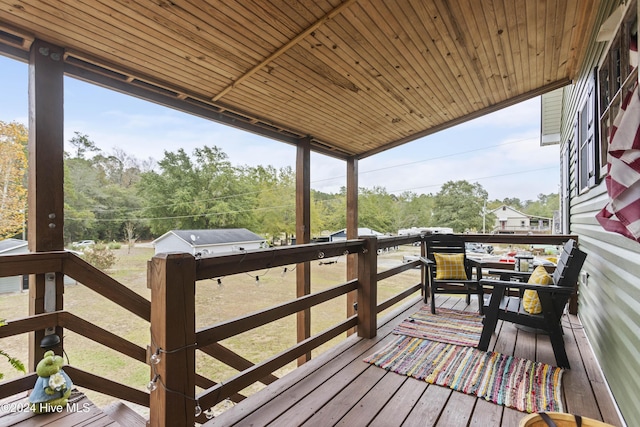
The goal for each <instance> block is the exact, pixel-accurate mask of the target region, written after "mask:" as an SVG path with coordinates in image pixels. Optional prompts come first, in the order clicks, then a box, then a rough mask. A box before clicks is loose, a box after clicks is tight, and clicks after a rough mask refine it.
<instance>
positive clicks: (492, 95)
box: [466, 0, 503, 105]
mask: <svg viewBox="0 0 640 427" xmlns="http://www.w3.org/2000/svg"><path fill="white" fill-rule="evenodd" d="M466 6H467V7H468V10H469V13H468V15H469V16H470V17H469V21H472V20H473V22H475V27H476V28H477V30H478V38H477V40H476V43H477V47H476V51H477V52H478V58H479V59H480V64H481V65H482V67H481V70H482V71H481V72H482V75H481V76H480V78H481V79H484V80H485V81H486V83H485V87H487V88H488V89H487V90H485V93H486V96H487V97H488V98H489V99H491V105H496V104H498V103H499V102H500V100H501V99H502V98H503V97H502V93H503V91H502V90H501V88H502V81H501V80H502V79H499V78H498V79H496V75H498V74H499V68H498V63H497V61H496V52H495V51H494V49H493V44H492V43H491V36H490V34H489V28H488V27H487V23H486V20H485V17H484V12H483V10H482V9H483V7H482V3H479V2H477V1H475V0H467V3H466Z"/></svg>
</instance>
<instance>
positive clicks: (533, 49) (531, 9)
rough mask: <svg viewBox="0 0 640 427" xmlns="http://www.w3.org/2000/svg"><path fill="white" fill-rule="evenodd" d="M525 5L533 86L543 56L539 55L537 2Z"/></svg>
mask: <svg viewBox="0 0 640 427" xmlns="http://www.w3.org/2000/svg"><path fill="white" fill-rule="evenodd" d="M524 7H525V9H526V11H527V40H528V41H529V42H528V45H529V55H528V57H529V73H528V76H529V79H528V82H529V85H530V86H532V85H533V82H534V81H537V78H536V73H537V70H538V65H537V63H538V62H539V60H540V59H541V58H539V57H538V46H537V34H538V28H537V22H536V14H537V2H532V1H528V2H525V3H524Z"/></svg>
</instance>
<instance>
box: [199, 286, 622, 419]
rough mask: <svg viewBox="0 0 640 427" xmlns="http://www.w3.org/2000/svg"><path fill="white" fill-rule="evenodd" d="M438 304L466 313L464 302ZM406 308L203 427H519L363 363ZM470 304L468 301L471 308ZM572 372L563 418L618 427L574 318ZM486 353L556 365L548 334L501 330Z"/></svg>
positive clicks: (569, 325)
mask: <svg viewBox="0 0 640 427" xmlns="http://www.w3.org/2000/svg"><path fill="white" fill-rule="evenodd" d="M437 301H438V305H439V306H441V307H450V308H457V309H467V306H466V304H465V303H464V299H461V298H454V297H448V296H446V295H444V296H440V295H439V296H438V299H437ZM422 304H423V303H422V302H416V303H413V304H409V305H406V306H405V307H403V308H402V309H400V310H397V311H396V312H395V313H393V314H392V315H390V316H388V317H387V318H385V319H384V320H383V321H381V322H380V324H379V325H378V335H377V337H376V338H374V339H369V340H365V339H360V338H358V337H355V336H353V337H350V338H348V339H347V340H345V341H344V342H343V343H341V344H340V345H338V346H337V347H336V348H334V349H332V350H330V351H329V352H327V353H325V354H323V355H321V356H319V357H317V358H315V359H313V360H311V361H310V362H309V363H307V364H305V365H304V366H302V367H300V368H299V369H296V370H295V371H293V372H292V373H290V374H289V375H287V376H285V377H283V378H282V379H280V380H278V381H276V382H275V383H273V384H271V385H269V386H267V387H266V388H265V389H263V390H261V391H260V392H258V393H256V394H255V395H253V396H251V397H249V398H248V399H245V400H244V401H242V402H240V403H239V404H237V405H236V406H235V407H233V408H231V409H229V410H228V411H227V412H225V413H223V414H221V415H219V416H218V417H216V418H214V419H212V420H210V421H209V422H207V423H206V424H205V425H206V426H208V427H213V426H232V425H234V426H266V425H270V426H288V427H289V426H300V425H305V426H323V427H324V426H383V427H388V426H400V425H402V426H414V425H415V426H447V427H452V426H453V427H456V426H483V427H486V426H504V427H514V426H517V425H518V423H519V421H520V420H521V419H522V418H523V417H524V416H525V415H526V414H525V413H522V412H518V411H516V410H513V409H509V408H505V407H503V406H499V405H495V404H493V403H490V402H487V401H485V400H483V399H479V398H476V397H473V396H469V395H466V394H463V393H460V392H454V391H452V390H450V389H448V388H445V387H440V386H436V385H429V384H427V383H426V382H424V381H419V380H416V379H413V378H410V377H404V376H401V375H398V374H395V373H393V372H387V371H385V370H383V369H380V368H378V367H375V366H372V365H369V364H368V363H364V362H363V361H362V359H363V358H364V357H365V356H367V355H369V354H371V353H373V352H374V351H376V350H378V349H380V348H381V347H383V346H384V345H385V344H386V343H387V342H388V341H389V340H390V339H391V338H392V337H391V331H392V330H393V328H394V327H395V326H396V325H397V324H398V323H399V322H400V321H402V320H403V319H404V318H406V317H407V316H408V315H410V314H412V313H414V312H415V311H417V310H418V309H419V307H420V306H421V305H422ZM475 307H476V305H475V304H474V302H473V301H472V304H471V306H469V309H474V308H475ZM562 321H563V325H564V330H565V345H566V348H567V353H568V356H569V360H570V362H571V366H572V369H571V370H567V371H566V372H565V374H564V376H563V384H562V388H563V395H564V402H565V405H566V411H567V412H570V413H574V414H580V415H582V416H585V417H590V418H593V419H597V420H601V421H605V422H607V423H610V424H612V425H614V426H623V425H624V423H623V421H621V420H620V418H619V416H618V413H617V410H616V405H615V402H614V401H613V399H612V397H611V396H610V393H609V392H608V388H607V385H606V383H605V382H604V379H603V376H602V374H601V372H600V368H599V367H598V365H597V363H596V361H595V357H594V355H593V353H592V351H591V348H590V346H589V344H588V342H587V339H586V336H585V334H584V331H583V330H582V327H581V325H580V323H579V320H578V318H577V317H576V316H573V315H566V316H565V317H563V320H562ZM496 334H497V337H495V336H494V338H493V339H492V343H491V345H490V347H489V349H490V350H494V351H498V352H501V353H504V354H511V355H514V356H518V357H523V358H528V359H531V360H537V361H541V362H545V363H549V364H555V358H554V356H553V351H552V349H551V344H550V342H549V339H548V337H547V336H546V335H540V334H534V333H531V332H526V331H522V330H520V329H517V328H516V327H514V326H513V325H512V324H507V323H504V324H499V325H498V327H497V328H496Z"/></svg>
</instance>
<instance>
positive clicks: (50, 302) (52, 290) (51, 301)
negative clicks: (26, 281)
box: [44, 273, 56, 335]
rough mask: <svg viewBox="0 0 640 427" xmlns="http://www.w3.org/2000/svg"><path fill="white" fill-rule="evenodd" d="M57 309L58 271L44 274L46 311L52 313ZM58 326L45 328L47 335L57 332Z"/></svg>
mask: <svg viewBox="0 0 640 427" xmlns="http://www.w3.org/2000/svg"><path fill="white" fill-rule="evenodd" d="M54 311H56V273H45V275H44V312H45V313H52V312H54ZM55 332H56V328H54V327H49V328H47V329H45V330H44V334H45V335H52V334H55Z"/></svg>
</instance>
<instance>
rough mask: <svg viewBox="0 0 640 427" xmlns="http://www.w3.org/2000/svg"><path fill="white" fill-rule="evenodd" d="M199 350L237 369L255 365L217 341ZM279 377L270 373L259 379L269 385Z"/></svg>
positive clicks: (240, 369)
mask: <svg viewBox="0 0 640 427" xmlns="http://www.w3.org/2000/svg"><path fill="white" fill-rule="evenodd" d="M198 350H200V351H202V352H203V353H205V354H208V355H209V356H211V357H213V358H214V359H217V360H219V361H221V362H222V363H224V364H226V365H228V366H231V367H232V368H234V369H235V370H237V371H244V370H245V369H249V368H251V367H252V366H254V365H255V363H253V362H251V361H249V360H247V359H245V358H244V357H242V356H240V355H239V354H237V353H235V352H233V351H231V350H229V349H228V348H226V347H225V346H223V345H222V344H220V343H217V342H215V343H212V344H209V345H207V346H204V347H199V348H198ZM277 379H278V377H276V376H275V375H273V374H269V375H267V376H266V377H264V378H261V379H259V380H258V381H259V382H261V383H262V384H265V385H268V384H271V383H273V382H275V381H276V380H277ZM209 387H210V386H209ZM205 388H208V387H205Z"/></svg>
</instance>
